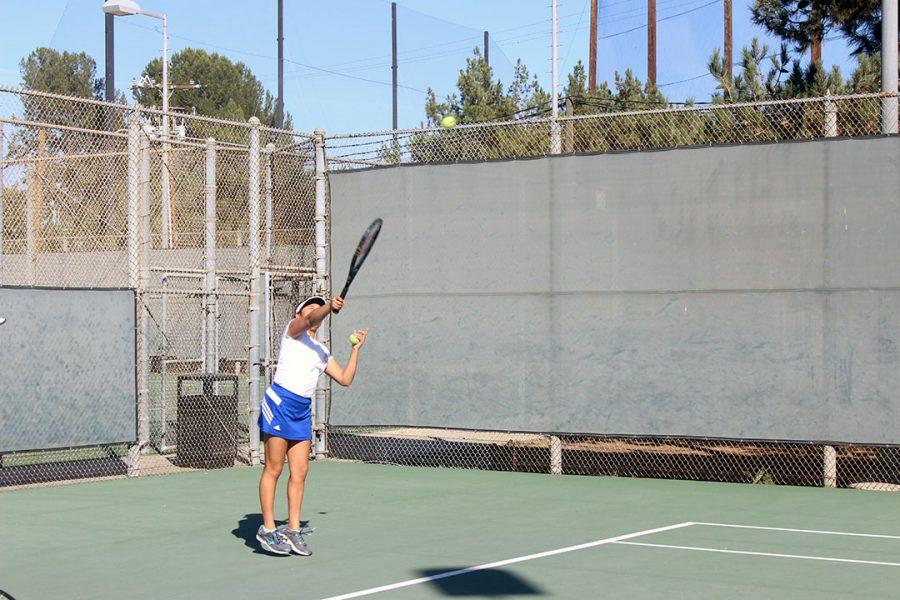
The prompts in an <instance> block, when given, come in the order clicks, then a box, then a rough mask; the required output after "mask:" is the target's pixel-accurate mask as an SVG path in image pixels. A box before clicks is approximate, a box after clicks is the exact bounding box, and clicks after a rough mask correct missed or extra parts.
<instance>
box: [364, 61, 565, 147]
mask: <svg viewBox="0 0 900 600" xmlns="http://www.w3.org/2000/svg"><path fill="white" fill-rule="evenodd" d="M456 87H457V93H453V94H451V95H449V96H447V97H446V98H445V99H444V100H443V101H441V102H439V101H438V100H437V97H436V95H435V93H434V91H433V90H431V89H430V88H429V90H428V98H427V100H426V101H425V115H426V118H427V120H428V125H429V126H431V127H436V126H438V125H439V123H440V121H441V119H442V118H443V117H445V116H447V115H453V116H455V117H456V119H457V123H458V124H459V125H466V124H473V123H484V122H489V121H510V120H512V121H516V120H521V119H525V118H528V117H532V116H535V115H536V114H539V113H541V112H543V111H546V110H548V105H549V104H550V95H549V94H548V93H547V92H545V91H544V89H543V88H542V87H541V85H540V83H539V82H538V79H537V76H536V75H532V74H530V73H529V72H528V69H527V68H526V67H525V65H524V63H522V61H521V60H520V61H517V62H516V66H515V71H514V75H513V81H512V82H511V83H510V85H509V86H507V87H504V85H503V82H501V81H500V80H499V79H497V80H494V76H493V70H492V69H491V67H490V66H489V65H488V64H487V62H486V61H485V60H484V57H482V55H481V52H480V50H479V49H478V48H476V49H475V51H474V53H473V56H472V57H471V58H468V59H466V68H465V69H462V70H460V72H459V77H458V78H457V82H456ZM547 134H548V132H547V126H546V124H537V125H535V126H533V127H497V128H492V129H490V130H488V129H477V130H473V129H455V128H454V129H447V130H442V131H438V132H428V133H417V134H414V135H413V136H412V137H411V139H410V140H409V141H408V142H407V150H408V151H409V152H410V154H411V155H412V157H413V160H415V161H446V160H483V159H488V158H499V157H508V156H532V155H534V154H540V153H542V152H546V151H547V143H548V141H547V140H548V136H547ZM399 156H400V154H398V152H397V149H396V148H394V147H385V148H384V149H383V151H382V157H383V158H387V159H392V160H398V157H399Z"/></svg>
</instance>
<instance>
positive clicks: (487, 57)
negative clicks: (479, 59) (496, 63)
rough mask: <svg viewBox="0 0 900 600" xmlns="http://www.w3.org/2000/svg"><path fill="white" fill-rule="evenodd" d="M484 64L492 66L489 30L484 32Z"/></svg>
mask: <svg viewBox="0 0 900 600" xmlns="http://www.w3.org/2000/svg"><path fill="white" fill-rule="evenodd" d="M484 64H486V65H487V66H488V67H490V66H491V36H490V34H489V33H488V32H487V31H485V32H484Z"/></svg>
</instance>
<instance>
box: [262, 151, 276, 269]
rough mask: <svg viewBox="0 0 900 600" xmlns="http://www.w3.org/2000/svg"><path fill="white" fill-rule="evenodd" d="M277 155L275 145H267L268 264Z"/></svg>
mask: <svg viewBox="0 0 900 600" xmlns="http://www.w3.org/2000/svg"><path fill="white" fill-rule="evenodd" d="M274 155H275V144H273V143H272V142H269V143H268V144H266V149H265V152H264V156H265V159H266V180H265V186H266V191H265V202H266V253H265V255H264V257H265V259H266V262H269V261H271V260H272V169H273V165H272V161H273V158H274Z"/></svg>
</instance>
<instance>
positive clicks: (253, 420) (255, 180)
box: [247, 117, 260, 465]
mask: <svg viewBox="0 0 900 600" xmlns="http://www.w3.org/2000/svg"><path fill="white" fill-rule="evenodd" d="M248 160H249V165H248V167H249V168H248V174H247V182H248V190H247V192H248V193H247V200H248V202H249V213H250V218H249V225H248V228H249V232H248V240H247V247H248V250H249V252H248V254H249V260H250V265H249V266H250V315H249V316H250V344H249V346H248V353H247V384H248V385H249V386H250V390H249V395H248V400H249V404H250V410H249V419H250V422H249V423H248V426H249V429H250V464H251V465H258V464H259V424H258V422H257V419H258V418H259V399H260V389H259V362H260V361H259V119H257V118H256V117H250V148H249V156H248Z"/></svg>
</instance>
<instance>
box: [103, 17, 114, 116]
mask: <svg viewBox="0 0 900 600" xmlns="http://www.w3.org/2000/svg"><path fill="white" fill-rule="evenodd" d="M103 16H104V17H105V21H106V76H105V77H104V80H103V83H104V84H105V86H106V101H107V102H115V101H116V65H115V60H116V59H115V46H116V43H115V41H116V39H115V38H116V35H115V18H116V16H115V15H110V14H105V15H103Z"/></svg>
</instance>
